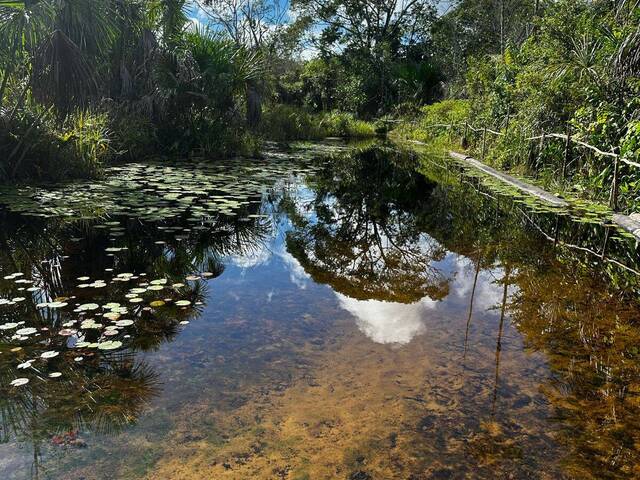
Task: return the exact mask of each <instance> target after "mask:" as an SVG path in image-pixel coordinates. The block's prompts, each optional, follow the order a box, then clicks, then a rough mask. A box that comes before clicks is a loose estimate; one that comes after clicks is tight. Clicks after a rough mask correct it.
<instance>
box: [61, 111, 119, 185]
mask: <svg viewBox="0 0 640 480" xmlns="http://www.w3.org/2000/svg"><path fill="white" fill-rule="evenodd" d="M108 124H109V118H108V116H107V115H106V114H105V113H98V112H94V111H91V110H77V111H75V112H73V113H72V114H70V115H69V116H68V117H67V119H66V120H65V122H64V123H63V128H62V131H61V132H60V133H59V134H58V138H59V140H60V145H61V149H60V155H59V157H58V160H57V162H56V163H57V164H59V165H60V167H61V168H62V169H64V170H67V172H68V176H74V177H83V178H85V177H86V178H90V177H97V176H99V175H100V174H101V173H102V170H103V168H104V166H105V165H106V164H107V162H108V160H109V159H110V158H111V157H112V156H113V154H114V151H113V149H112V148H111V131H110V130H109V128H108ZM72 172H74V173H72Z"/></svg>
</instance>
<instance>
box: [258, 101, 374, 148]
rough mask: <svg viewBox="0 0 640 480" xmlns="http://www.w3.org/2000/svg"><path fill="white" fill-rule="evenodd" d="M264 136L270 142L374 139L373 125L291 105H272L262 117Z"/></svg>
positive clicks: (350, 117) (349, 116)
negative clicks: (333, 138)
mask: <svg viewBox="0 0 640 480" xmlns="http://www.w3.org/2000/svg"><path fill="white" fill-rule="evenodd" d="M260 131H261V134H262V135H263V136H264V137H265V138H268V139H270V140H277V141H289V140H317V139H322V138H326V137H342V138H365V137H372V136H375V134H376V131H375V128H374V125H373V124H371V123H369V122H365V121H362V120H358V119H356V118H355V117H354V116H353V115H352V114H350V113H343V112H326V113H324V112H323V113H312V112H309V111H307V110H304V109H302V108H299V107H293V106H290V105H272V106H270V107H269V108H268V109H267V110H266V111H265V112H264V115H263V121H262V126H261V130H260Z"/></svg>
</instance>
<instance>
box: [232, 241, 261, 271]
mask: <svg viewBox="0 0 640 480" xmlns="http://www.w3.org/2000/svg"><path fill="white" fill-rule="evenodd" d="M269 260H271V250H269V249H268V248H267V247H266V246H263V247H261V248H257V249H253V250H251V251H250V252H248V253H246V254H244V255H234V256H232V257H230V258H229V261H230V262H231V264H232V265H235V266H236V267H238V268H242V269H248V268H254V267H259V266H261V265H266V264H267V263H269Z"/></svg>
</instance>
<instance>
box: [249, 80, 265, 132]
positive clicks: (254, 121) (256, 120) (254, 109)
mask: <svg viewBox="0 0 640 480" xmlns="http://www.w3.org/2000/svg"><path fill="white" fill-rule="evenodd" d="M246 100H247V125H248V126H249V128H255V127H257V126H258V125H259V124H260V120H261V119H262V95H261V94H260V92H259V91H258V86H257V85H256V83H255V81H254V80H248V81H247V84H246Z"/></svg>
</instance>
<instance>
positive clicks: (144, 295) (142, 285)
mask: <svg viewBox="0 0 640 480" xmlns="http://www.w3.org/2000/svg"><path fill="white" fill-rule="evenodd" d="M211 275H212V274H211V273H209V272H204V273H202V274H200V275H190V276H188V277H187V278H186V279H185V282H194V281H200V280H202V279H206V278H208V277H210V276H211ZM21 277H23V275H22V274H20V273H14V274H11V275H6V276H4V279H5V280H13V281H14V282H15V281H16V279H18V278H21ZM89 280H90V279H89V277H78V281H80V282H83V283H79V284H78V285H77V288H81V289H82V288H88V287H93V288H103V287H105V286H107V284H108V283H114V282H127V283H133V285H132V286H131V287H130V288H129V290H128V293H126V294H125V295H124V297H125V298H126V299H127V301H128V305H127V304H124V305H123V304H121V303H119V302H107V303H104V304H102V305H101V304H99V303H93V302H92V303H73V302H74V300H77V298H76V297H75V296H71V297H59V298H55V299H52V300H51V301H46V302H39V303H34V306H35V308H36V310H37V311H43V312H44V311H46V310H48V311H51V312H57V313H59V314H60V315H59V316H58V319H59V321H58V322H56V323H55V326H47V327H41V328H36V327H32V326H27V325H26V322H25V321H8V322H4V323H2V324H0V338H2V340H3V342H4V343H6V344H8V345H10V346H11V348H10V349H9V352H10V353H14V354H20V353H22V352H23V351H24V352H26V351H27V350H28V351H29V353H30V355H32V357H31V358H29V359H26V360H25V359H24V358H22V359H20V360H18V359H16V369H17V370H24V371H33V372H35V374H36V376H37V377H38V378H40V379H41V380H42V379H44V377H43V376H42V375H41V372H40V370H39V369H38V368H37V363H42V362H46V361H48V360H51V359H54V358H56V357H58V356H59V355H61V354H62V355H63V356H64V357H66V358H70V357H73V361H74V362H81V361H82V359H83V357H82V355H81V353H82V351H86V350H90V349H96V350H98V351H111V350H117V349H120V348H123V347H126V345H125V343H126V341H127V340H128V339H129V338H131V334H130V333H129V332H128V330H127V329H128V328H130V327H135V324H136V319H137V318H139V316H140V314H141V312H143V311H148V312H152V311H154V310H157V309H160V308H163V307H168V306H171V305H173V306H174V307H175V308H178V309H181V310H187V309H188V308H189V307H192V301H191V300H189V299H187V298H184V297H185V296H186V295H188V293H189V291H188V289H187V288H186V287H187V283H169V281H168V280H167V279H166V278H158V279H153V280H148V279H147V278H146V274H144V273H141V274H139V275H135V274H133V273H126V272H125V273H118V274H116V275H114V276H113V277H112V279H111V280H110V281H109V282H107V281H105V280H94V281H93V282H91V283H86V282H88V281H89ZM23 300H26V299H23ZM21 302H22V301H21ZM16 303H18V302H17V301H16V299H13V300H11V301H4V302H2V303H1V304H0V318H1V316H4V315H3V312H2V309H5V310H6V309H7V308H10V307H11V306H12V305H15V304H16ZM196 304H200V302H196ZM125 317H130V318H125ZM187 323H188V321H186V320H185V321H182V322H180V324H182V325H186V324H187ZM56 337H62V339H63V341H62V342H60V341H56V340H55V338H56ZM115 337H117V338H115ZM60 344H62V346H60V347H58V349H52V347H53V346H54V345H60ZM42 348H45V349H46V350H45V351H42V352H40V350H41V349H42ZM48 377H49V378H52V379H55V378H60V377H62V373H61V372H58V371H54V372H51V373H49V374H48ZM27 383H29V378H28V377H26V376H20V377H17V378H15V379H13V380H12V381H11V382H10V385H11V386H13V387H20V386H23V385H26V384H27Z"/></svg>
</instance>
